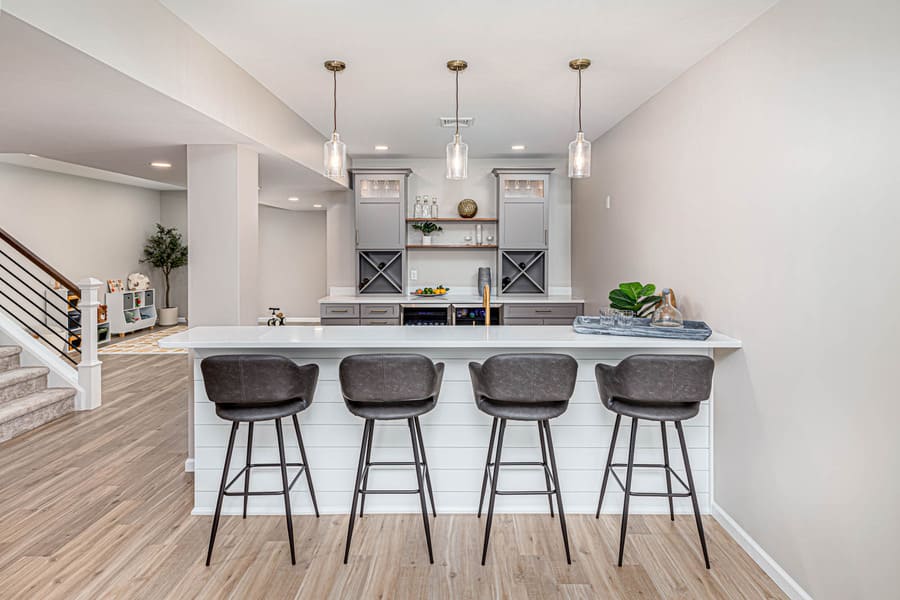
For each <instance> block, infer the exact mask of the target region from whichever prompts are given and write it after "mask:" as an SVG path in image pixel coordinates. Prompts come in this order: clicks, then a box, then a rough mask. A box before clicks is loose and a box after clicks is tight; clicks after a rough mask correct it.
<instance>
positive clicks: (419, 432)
mask: <svg viewBox="0 0 900 600" xmlns="http://www.w3.org/2000/svg"><path fill="white" fill-rule="evenodd" d="M413 421H415V424H416V437H417V438H419V451H420V452H421V453H422V465H423V466H424V467H425V485H426V486H427V487H428V498H429V499H430V500H431V514H432V515H434V516H435V517H437V507H436V506H435V505H434V490H433V489H432V488H431V469H429V468H428V458H427V457H426V456H425V440H424V439H423V438H422V424H421V423H419V417H413Z"/></svg>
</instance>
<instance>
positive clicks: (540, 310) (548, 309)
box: [534, 308, 553, 313]
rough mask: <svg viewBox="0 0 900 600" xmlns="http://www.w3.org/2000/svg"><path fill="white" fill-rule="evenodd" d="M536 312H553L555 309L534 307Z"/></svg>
mask: <svg viewBox="0 0 900 600" xmlns="http://www.w3.org/2000/svg"><path fill="white" fill-rule="evenodd" d="M534 312H536V313H552V312H553V309H552V308H536V309H534Z"/></svg>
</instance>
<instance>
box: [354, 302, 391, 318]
mask: <svg viewBox="0 0 900 600" xmlns="http://www.w3.org/2000/svg"><path fill="white" fill-rule="evenodd" d="M360 316H362V317H363V318H366V317H372V318H376V319H399V318H400V305H399V304H363V305H362V312H361V314H360Z"/></svg>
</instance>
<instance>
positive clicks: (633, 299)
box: [609, 281, 662, 317]
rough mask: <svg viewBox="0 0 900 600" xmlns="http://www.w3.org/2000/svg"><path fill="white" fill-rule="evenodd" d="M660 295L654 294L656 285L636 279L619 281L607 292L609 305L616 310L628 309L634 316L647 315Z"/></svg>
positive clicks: (654, 306) (657, 301)
mask: <svg viewBox="0 0 900 600" xmlns="http://www.w3.org/2000/svg"><path fill="white" fill-rule="evenodd" d="M661 300H662V296H658V295H656V286H655V285H653V284H652V283H648V284H647V285H644V284H642V283H639V282H637V281H632V282H628V283H620V284H619V287H617V288H616V289H614V290H612V291H611V292H610V293H609V305H610V307H612V308H615V309H617V310H630V311H632V312H634V316H636V317H649V316H650V315H651V314H652V313H653V310H654V309H655V308H656V305H657V304H659V302H660V301H661Z"/></svg>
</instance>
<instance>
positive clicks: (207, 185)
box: [187, 145, 259, 327]
mask: <svg viewBox="0 0 900 600" xmlns="http://www.w3.org/2000/svg"><path fill="white" fill-rule="evenodd" d="M187 180H188V191H187V206H188V247H189V250H190V256H189V259H188V306H190V316H191V321H190V325H191V326H192V327H196V326H198V325H255V324H256V318H257V316H258V307H257V305H256V303H257V284H258V281H257V255H258V252H259V243H258V241H259V187H258V186H259V156H258V155H257V153H256V152H255V151H253V150H251V149H249V148H246V147H244V146H236V145H192V146H188V147H187Z"/></svg>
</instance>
